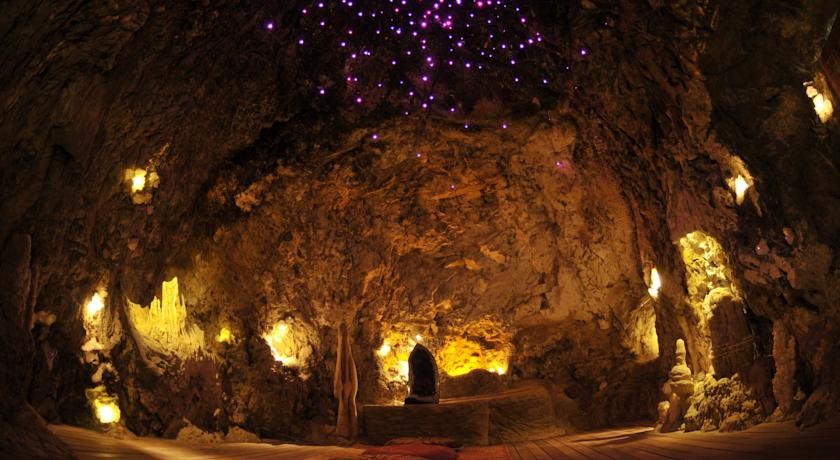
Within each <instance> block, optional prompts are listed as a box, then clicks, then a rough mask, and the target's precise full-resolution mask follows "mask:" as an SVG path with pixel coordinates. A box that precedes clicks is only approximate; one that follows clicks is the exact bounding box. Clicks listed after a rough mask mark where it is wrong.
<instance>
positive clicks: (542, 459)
mask: <svg viewBox="0 0 840 460" xmlns="http://www.w3.org/2000/svg"><path fill="white" fill-rule="evenodd" d="M520 445H522V446H525V448H526V449H528V452H530V455H531V457H530V458H533V459H534V460H552V457H551V455H549V454H548V452H546V451H544V450H543V449H542V448H541V447H540V446H538V445H537V444H536V443H534V442H529V441H526V442H523V443H521V444H520Z"/></svg>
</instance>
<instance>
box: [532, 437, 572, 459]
mask: <svg viewBox="0 0 840 460" xmlns="http://www.w3.org/2000/svg"><path fill="white" fill-rule="evenodd" d="M535 442H536V443H537V445H539V446H540V447H541V448H542V450H544V451H545V452H546V453H548V454H549V455H551V456H552V458H558V459H570V458H574V457H572V456H571V455H570V454H569V453H567V452H565V451H564V450H563V449H561V448H559V447H557V446H555V445H554V443H553V442H551V440H550V439H541V440H539V441H535Z"/></svg>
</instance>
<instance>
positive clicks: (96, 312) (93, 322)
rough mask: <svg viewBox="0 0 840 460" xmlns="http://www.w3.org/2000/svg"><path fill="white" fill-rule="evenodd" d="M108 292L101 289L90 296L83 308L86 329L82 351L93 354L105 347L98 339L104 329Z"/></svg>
mask: <svg viewBox="0 0 840 460" xmlns="http://www.w3.org/2000/svg"><path fill="white" fill-rule="evenodd" d="M107 296H108V292H107V291H105V289H103V288H100V289H98V290H97V291H96V292H94V293H93V295H91V296H90V299H88V301H87V302H85V304H84V306H83V307H82V316H83V321H82V324H83V325H84V328H85V333H86V334H85V342H84V344H83V345H82V351H85V352H92V351H98V350H103V349H104V348H105V347H104V346H103V345H102V343H100V341H99V339H98V337H99V336H100V335H101V334H100V332H101V331H100V329H102V326H101V324H102V316H103V314H102V312H103V311H104V310H105V298H106V297H107Z"/></svg>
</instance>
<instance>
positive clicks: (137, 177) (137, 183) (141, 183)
mask: <svg viewBox="0 0 840 460" xmlns="http://www.w3.org/2000/svg"><path fill="white" fill-rule="evenodd" d="M145 187H146V170H145V169H135V170H134V175H133V176H132V177H131V192H132V193H137V192H140V191H142V190H143V188H145Z"/></svg>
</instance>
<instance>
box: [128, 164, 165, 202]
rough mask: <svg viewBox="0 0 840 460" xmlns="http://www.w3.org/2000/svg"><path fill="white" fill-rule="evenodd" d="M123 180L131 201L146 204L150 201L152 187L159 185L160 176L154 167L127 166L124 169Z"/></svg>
mask: <svg viewBox="0 0 840 460" xmlns="http://www.w3.org/2000/svg"><path fill="white" fill-rule="evenodd" d="M124 181H125V182H126V186H127V187H128V189H129V192H130V193H131V202H132V203H134V204H147V203H149V202H151V201H152V189H155V188H157V187H158V185H160V177H159V176H158V174H157V172H155V171H154V169H146V168H128V169H126V170H125V175H124Z"/></svg>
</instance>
